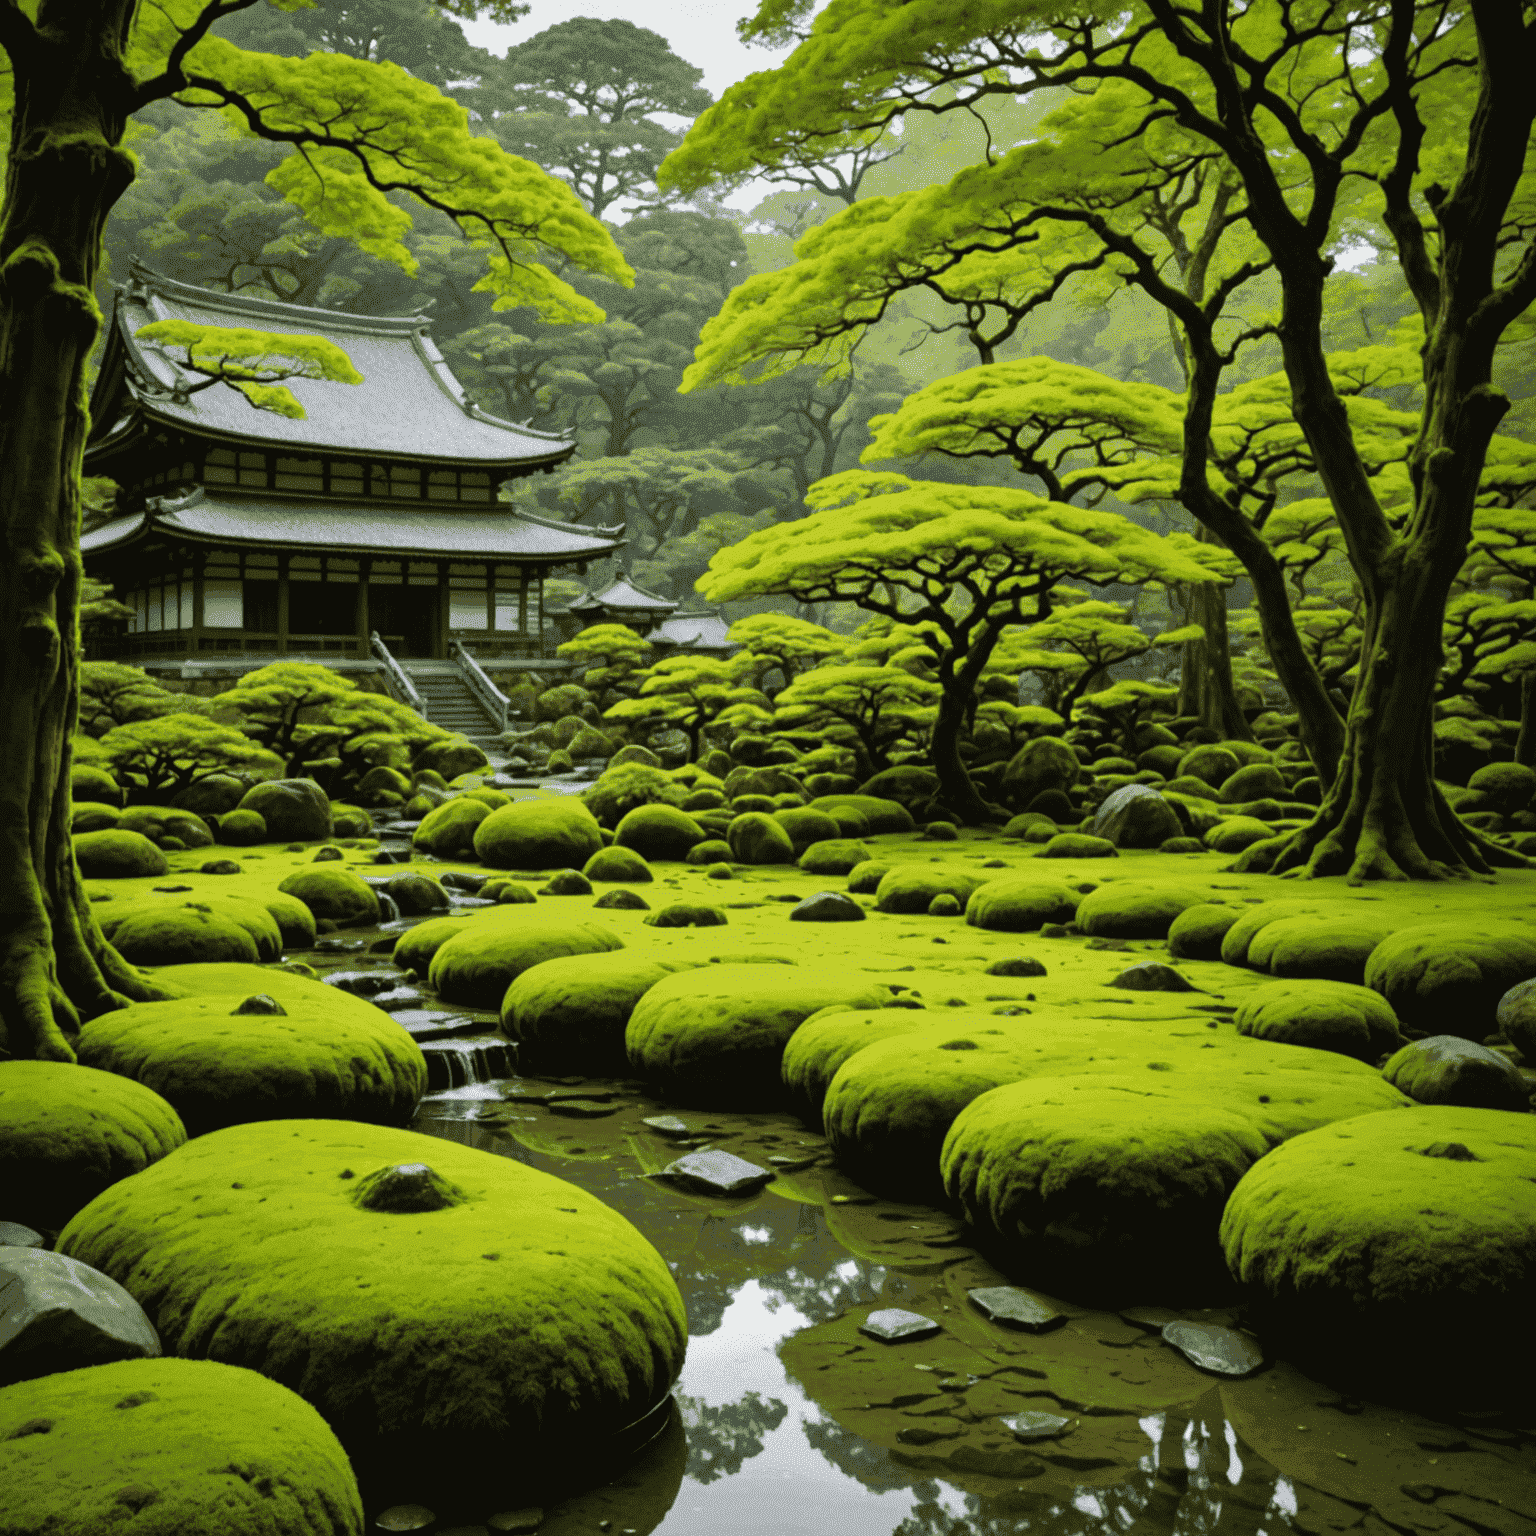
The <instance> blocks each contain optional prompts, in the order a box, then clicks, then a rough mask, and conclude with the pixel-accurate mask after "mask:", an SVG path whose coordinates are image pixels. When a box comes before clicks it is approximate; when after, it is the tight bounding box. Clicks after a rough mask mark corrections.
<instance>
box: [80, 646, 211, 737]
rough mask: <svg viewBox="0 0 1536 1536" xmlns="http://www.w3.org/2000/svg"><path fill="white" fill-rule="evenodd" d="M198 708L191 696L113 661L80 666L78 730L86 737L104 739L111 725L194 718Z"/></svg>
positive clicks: (200, 701) (199, 701) (197, 703)
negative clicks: (180, 716) (163, 717)
mask: <svg viewBox="0 0 1536 1536" xmlns="http://www.w3.org/2000/svg"><path fill="white" fill-rule="evenodd" d="M202 708H203V700H201V699H199V698H198V697H197V696H196V695H195V694H186V693H172V692H170V691H169V689H166V688H162V687H161V686H160V685H159V684H158V683H157V682H155V680H154V679H153V678H152V677H150V675H149V674H148V673H147V672H145V671H144V670H143V669H142V668H140V667H130V666H125V665H124V664H123V663H121V662H116V661H86V662H82V663H81V664H80V729H81V730H82V731H84V732H85V733H86V735H88V736H97V737H99V736H104V735H106V733H107V732H108V731H110V730H111V729H112V727H113V726H114V725H127V724H128V723H129V722H130V721H134V720H154V719H157V718H158V717H159V716H161V715H170V714H197V713H199V712H200V711H201V709H202Z"/></svg>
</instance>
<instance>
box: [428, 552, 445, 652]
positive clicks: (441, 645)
mask: <svg viewBox="0 0 1536 1536" xmlns="http://www.w3.org/2000/svg"><path fill="white" fill-rule="evenodd" d="M447 656H448V562H447V561H446V560H439V561H438V562H437V628H436V630H435V632H434V635H433V640H432V659H433V660H434V661H444V660H446V659H447Z"/></svg>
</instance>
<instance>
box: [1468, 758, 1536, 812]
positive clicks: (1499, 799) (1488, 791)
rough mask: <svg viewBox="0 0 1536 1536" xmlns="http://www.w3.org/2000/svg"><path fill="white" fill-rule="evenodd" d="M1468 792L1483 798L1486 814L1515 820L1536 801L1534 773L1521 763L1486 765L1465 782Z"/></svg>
mask: <svg viewBox="0 0 1536 1536" xmlns="http://www.w3.org/2000/svg"><path fill="white" fill-rule="evenodd" d="M1467 788H1468V789H1470V790H1472V791H1473V792H1474V793H1476V794H1479V795H1482V796H1483V798H1484V799H1485V800H1486V802H1487V809H1488V810H1490V811H1496V812H1497V813H1498V814H1499V815H1500V816H1514V815H1516V814H1517V813H1518V812H1520V811H1523V810H1526V809H1527V808H1528V807H1529V806H1530V804H1531V801H1532V799H1533V798H1536V769H1533V768H1528V767H1527V766H1526V765H1525V764H1524V763H1488V764H1486V765H1485V766H1484V767H1482V768H1479V769H1478V770H1477V772H1476V773H1474V774H1473V775H1472V777H1471V778H1469V779H1468V780H1467Z"/></svg>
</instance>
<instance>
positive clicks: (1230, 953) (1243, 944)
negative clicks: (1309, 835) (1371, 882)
mask: <svg viewBox="0 0 1536 1536" xmlns="http://www.w3.org/2000/svg"><path fill="white" fill-rule="evenodd" d="M1356 910H1358V909H1357V908H1354V907H1351V906H1348V905H1346V904H1345V903H1343V902H1338V901H1330V900H1329V899H1328V898H1327V897H1322V898H1319V899H1315V900H1313V899H1308V898H1306V897H1299V898H1291V899H1289V900H1283V901H1264V902H1260V903H1259V904H1258V905H1257V906H1252V907H1248V908H1247V909H1246V910H1245V909H1243V908H1241V907H1239V908H1237V909H1236V912H1237V917H1236V920H1235V921H1234V922H1233V923H1232V925H1231V926H1230V927H1229V928H1228V929H1227V931H1226V933H1225V934H1224V935H1223V937H1222V941H1221V958H1222V960H1224V961H1225V962H1226V963H1227V964H1228V965H1247V963H1248V946H1249V945H1250V944H1252V943H1253V941H1254V939H1255V938H1256V937H1257V936H1258V934H1259V932H1260V931H1261V930H1262V929H1264V928H1266V927H1267V926H1268V925H1269V924H1270V923H1278V922H1282V921H1284V920H1285V919H1287V918H1292V917H1324V918H1326V919H1328V920H1330V921H1332V920H1336V919H1339V918H1345V919H1347V918H1349V917H1350V916H1352V915H1353V913H1354V911H1356Z"/></svg>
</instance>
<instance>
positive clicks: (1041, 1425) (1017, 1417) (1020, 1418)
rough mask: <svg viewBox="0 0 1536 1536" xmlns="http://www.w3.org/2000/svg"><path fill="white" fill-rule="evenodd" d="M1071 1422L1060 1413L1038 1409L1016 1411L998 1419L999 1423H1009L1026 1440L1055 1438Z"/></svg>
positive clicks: (1017, 1435)
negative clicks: (1041, 1411) (1043, 1411)
mask: <svg viewBox="0 0 1536 1536" xmlns="http://www.w3.org/2000/svg"><path fill="white" fill-rule="evenodd" d="M1071 1422H1072V1420H1071V1419H1066V1418H1063V1417H1062V1416H1061V1415H1060V1414H1059V1413H1040V1412H1038V1411H1036V1410H1030V1411H1028V1412H1025V1413H1015V1414H1012V1415H1010V1416H1009V1417H1007V1418H1000V1419H999V1420H998V1423H999V1424H1005V1425H1007V1427H1008V1428H1009V1429H1011V1430H1012V1431H1013V1433H1014V1435H1015V1436H1016V1437H1017V1438H1018V1439H1020V1440H1024V1441H1030V1440H1054V1439H1055V1438H1056V1436H1057V1435H1059V1434H1060V1433H1061V1432H1062V1430H1064V1429H1065V1428H1066V1427H1067V1426H1068V1425H1069V1424H1070V1423H1071Z"/></svg>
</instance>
